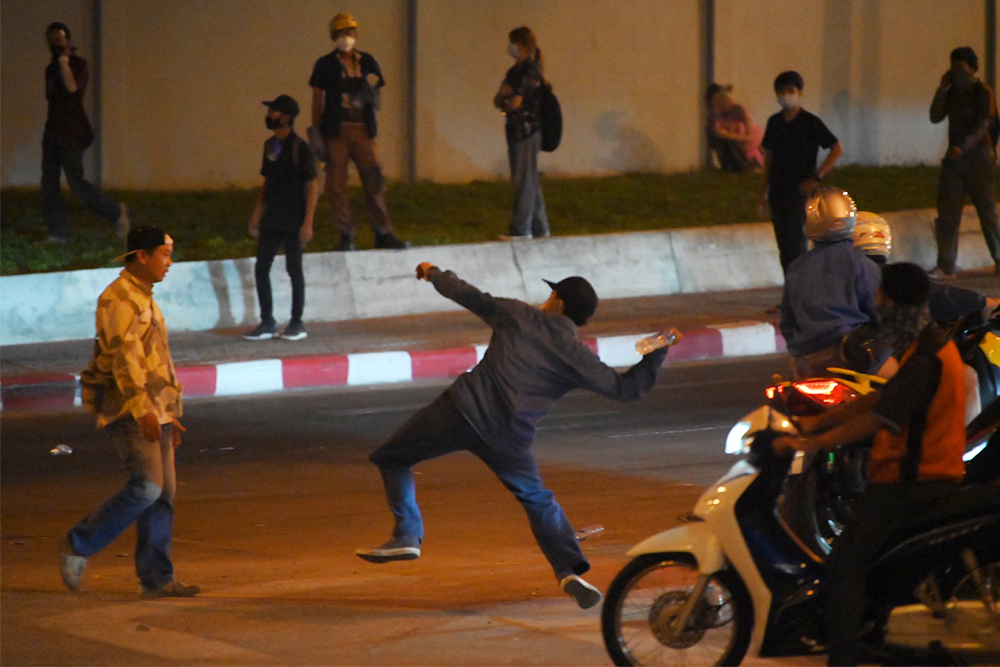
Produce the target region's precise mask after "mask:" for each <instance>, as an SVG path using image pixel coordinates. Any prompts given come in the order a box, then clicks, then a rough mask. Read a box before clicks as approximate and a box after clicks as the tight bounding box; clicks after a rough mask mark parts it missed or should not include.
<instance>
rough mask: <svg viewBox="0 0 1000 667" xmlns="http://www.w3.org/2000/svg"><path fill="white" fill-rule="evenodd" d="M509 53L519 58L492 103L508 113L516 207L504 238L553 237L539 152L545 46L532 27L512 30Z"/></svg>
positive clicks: (510, 158)
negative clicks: (550, 230)
mask: <svg viewBox="0 0 1000 667" xmlns="http://www.w3.org/2000/svg"><path fill="white" fill-rule="evenodd" d="M509 39H510V44H508V45H507V52H508V53H509V54H510V56H511V57H512V58H514V60H515V61H516V62H515V63H514V65H513V67H511V68H510V69H509V70H507V74H506V75H505V76H504V79H503V82H502V83H501V84H500V89H499V90H498V91H497V94H496V95H495V96H494V98H493V104H494V106H496V107H497V108H498V109H500V110H501V111H503V112H504V115H505V116H506V117H507V122H506V134H507V159H508V160H509V162H510V180H511V183H512V184H513V186H514V211H513V213H512V214H511V218H510V228H509V229H508V231H507V234H502V235H501V236H500V239H501V240H504V241H510V240H514V239H530V238H532V237H535V238H538V237H546V236H548V235H549V217H548V214H547V213H546V212H545V199H544V198H543V197H542V184H541V181H540V180H539V178H538V151H539V150H540V149H541V147H542V132H541V125H542V124H541V116H540V114H539V110H538V107H539V96H540V93H541V88H542V86H543V85H544V82H545V80H544V78H543V71H544V64H543V61H542V50H541V49H540V48H538V40H537V39H536V38H535V33H533V32H532V31H531V29H530V28H527V27H523V26H522V27H520V28H515V29H514V30H511V31H510V34H509Z"/></svg>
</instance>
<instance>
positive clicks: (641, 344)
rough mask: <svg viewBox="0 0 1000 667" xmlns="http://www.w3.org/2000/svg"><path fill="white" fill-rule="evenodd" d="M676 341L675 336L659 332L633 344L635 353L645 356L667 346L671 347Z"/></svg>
mask: <svg viewBox="0 0 1000 667" xmlns="http://www.w3.org/2000/svg"><path fill="white" fill-rule="evenodd" d="M676 341H677V336H675V335H674V334H673V333H667V332H664V331H661V332H659V333H655V334H653V335H652V336H646V337H645V338H642V339H640V340H639V341H638V342H636V344H635V351H636V352H638V353H639V354H641V355H642V356H646V355H647V354H649V353H650V352H652V351H653V350H659V349H660V348H661V347H667V346H668V345H673V344H674V343H675V342H676Z"/></svg>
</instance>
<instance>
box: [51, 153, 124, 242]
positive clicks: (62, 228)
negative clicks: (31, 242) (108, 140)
mask: <svg viewBox="0 0 1000 667" xmlns="http://www.w3.org/2000/svg"><path fill="white" fill-rule="evenodd" d="M61 172H65V173H66V182H67V183H69V189H70V190H71V191H72V192H73V194H75V195H76V196H77V197H79V198H80V201H82V202H83V203H84V205H85V206H86V207H87V208H89V209H90V210H91V211H93V212H94V213H96V214H97V215H99V216H101V217H102V218H104V219H105V220H107V221H108V222H111V223H117V222H118V218H119V217H120V216H121V209H120V208H119V207H118V202H116V201H115V200H114V199H112V198H111V197H109V196H108V195H106V194H105V193H104V192H102V191H101V190H100V189H99V188H98V187H97V186H95V185H94V184H93V183H91V182H90V181H88V180H86V179H85V178H84V177H83V149H82V148H81V149H73V148H59V147H58V146H45V145H43V146H42V210H43V212H44V213H45V219H46V220H47V221H48V225H49V235H50V236H54V237H57V238H60V239H69V236H70V233H69V225H68V224H67V223H66V204H65V202H63V196H62V187H61V185H60V180H61V179H60V173H61Z"/></svg>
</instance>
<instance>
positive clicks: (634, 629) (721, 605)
mask: <svg viewBox="0 0 1000 667" xmlns="http://www.w3.org/2000/svg"><path fill="white" fill-rule="evenodd" d="M700 574H701V573H700V572H699V571H698V568H697V567H696V566H695V563H694V560H693V559H692V558H691V557H690V556H689V555H688V554H681V553H663V554H644V555H642V556H639V557H637V558H635V559H634V560H633V561H632V562H630V563H629V564H628V565H626V566H625V567H624V568H623V569H622V571H621V572H619V573H618V576H616V577H615V579H614V581H612V582H611V586H610V587H609V588H608V593H607V596H606V598H605V601H604V607H603V609H602V610H601V630H602V633H603V635H604V645H605V647H606V648H607V650H608V654H609V655H610V656H611V659H612V661H614V663H615V664H616V665H678V664H697V665H738V664H740V662H741V661H742V660H743V657H744V656H745V655H746V652H747V647H748V646H749V644H750V633H751V629H752V627H753V605H752V603H751V601H750V596H749V594H748V593H747V591H746V587H745V586H744V585H743V582H742V581H741V580H740V579H739V577H738V576H736V575H734V574H733V573H731V572H729V571H720V572H717V573H715V574H714V575H712V578H711V579H710V580H709V582H708V585H707V586H706V587H705V592H704V593H703V595H702V599H701V600H700V601H699V602H698V603H697V604H696V606H695V609H694V612H693V613H692V615H691V619H690V620H689V621H688V624H687V626H686V628H685V630H684V631H683V632H682V633H680V634H679V635H675V634H674V633H673V632H672V630H673V621H674V620H675V619H676V617H677V613H678V612H679V611H680V608H681V606H682V605H683V604H684V602H685V601H687V599H688V596H689V595H690V591H691V589H692V587H693V586H694V584H695V582H696V581H697V580H698V577H699V576H700Z"/></svg>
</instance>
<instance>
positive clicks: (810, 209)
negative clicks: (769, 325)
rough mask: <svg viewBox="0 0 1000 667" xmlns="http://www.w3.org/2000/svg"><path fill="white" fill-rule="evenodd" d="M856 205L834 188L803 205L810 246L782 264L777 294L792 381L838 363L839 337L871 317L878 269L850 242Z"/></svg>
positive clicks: (820, 373)
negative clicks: (781, 282) (782, 275)
mask: <svg viewBox="0 0 1000 667" xmlns="http://www.w3.org/2000/svg"><path fill="white" fill-rule="evenodd" d="M857 210H858V209H857V207H856V206H855V205H854V200H853V199H851V196H850V195H848V194H847V193H846V192H844V191H843V190H841V189H839V188H824V189H822V190H820V191H819V192H817V193H816V194H815V195H814V196H813V197H812V198H810V199H809V202H808V203H807V204H806V236H808V237H809V239H810V240H811V241H813V243H814V247H813V249H812V250H810V251H809V252H807V253H806V254H804V255H801V256H799V257H797V258H796V259H795V261H793V262H792V263H791V265H790V266H789V267H788V271H787V273H786V274H785V287H784V291H783V292H782V296H781V334H782V335H783V336H784V337H785V340H786V341H787V343H788V352H789V354H790V355H791V356H792V377H793V378H794V379H796V380H799V379H805V378H808V377H816V376H825V375H827V374H828V373H827V370H826V369H827V368H829V367H831V366H839V367H843V366H844V365H845V360H844V358H843V356H842V354H841V341H842V340H843V338H844V336H846V335H847V334H849V333H850V332H852V331H854V330H855V329H857V328H858V327H860V326H862V325H865V324H874V322H875V293H876V291H877V290H878V283H879V271H878V267H876V266H875V265H874V264H872V262H870V261H868V259H867V258H866V257H865V255H864V254H863V253H862V252H860V251H859V250H856V249H855V248H854V246H853V243H852V242H851V232H853V231H854V225H855V217H856V215H857Z"/></svg>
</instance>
